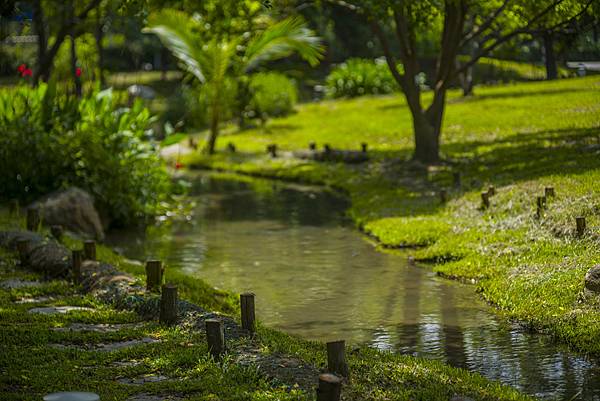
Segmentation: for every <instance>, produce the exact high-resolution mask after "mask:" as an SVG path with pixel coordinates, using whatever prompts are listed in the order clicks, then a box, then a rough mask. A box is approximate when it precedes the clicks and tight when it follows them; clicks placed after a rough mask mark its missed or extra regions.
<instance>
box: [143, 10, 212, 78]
mask: <svg viewBox="0 0 600 401" xmlns="http://www.w3.org/2000/svg"><path fill="white" fill-rule="evenodd" d="M197 23H198V22H197V21H196V20H195V19H193V18H190V17H189V16H188V15H187V14H186V13H184V12H182V11H178V10H172V9H164V10H161V11H159V12H157V13H153V14H151V15H150V16H149V17H148V26H147V27H146V28H144V30H143V32H145V33H154V34H156V35H157V36H158V37H159V38H160V40H161V41H162V43H163V44H164V45H165V46H166V47H167V48H169V50H170V51H171V52H172V53H173V55H174V56H175V57H177V58H178V59H179V61H181V64H182V66H183V67H184V68H185V69H186V70H187V71H188V72H190V73H192V74H193V75H194V76H195V77H196V78H198V80H199V81H200V82H202V83H203V82H205V81H206V80H207V77H206V73H205V71H204V69H203V65H205V64H206V63H207V60H206V57H205V54H204V52H203V49H202V46H201V44H200V43H199V38H198V37H197V36H196V35H195V34H194V25H195V24H197ZM208 79H210V78H208Z"/></svg>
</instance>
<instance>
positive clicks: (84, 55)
mask: <svg viewBox="0 0 600 401" xmlns="http://www.w3.org/2000/svg"><path fill="white" fill-rule="evenodd" d="M75 49H76V51H77V63H76V66H77V67H79V68H81V77H80V79H81V82H82V83H83V82H91V81H92V79H93V78H94V76H96V75H97V74H98V51H97V48H96V39H95V38H94V36H93V35H92V34H91V33H86V34H84V35H81V36H79V37H77V39H75ZM52 78H53V79H54V80H56V81H57V82H73V81H74V78H75V77H74V76H73V71H71V41H70V40H66V41H64V42H63V44H62V45H61V46H60V49H59V51H58V53H57V54H56V58H55V59H54V68H53V71H52Z"/></svg>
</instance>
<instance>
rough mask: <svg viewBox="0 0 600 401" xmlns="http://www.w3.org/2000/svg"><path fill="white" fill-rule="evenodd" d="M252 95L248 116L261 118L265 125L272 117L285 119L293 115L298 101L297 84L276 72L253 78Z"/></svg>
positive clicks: (251, 84) (260, 74) (251, 82)
mask: <svg viewBox="0 0 600 401" xmlns="http://www.w3.org/2000/svg"><path fill="white" fill-rule="evenodd" d="M250 93H251V96H252V99H251V101H250V105H249V107H248V109H247V111H246V113H247V114H246V116H247V117H249V118H259V119H260V120H261V121H262V122H263V123H264V122H265V121H266V120H267V119H268V118H270V117H283V116H286V115H288V114H290V113H292V111H293V110H294V106H295V105H296V101H297V99H298V90H297V88H296V84H295V83H294V82H293V81H292V80H291V79H289V78H287V77H286V76H285V75H283V74H279V73H276V72H266V73H258V74H256V75H254V76H252V78H251V80H250Z"/></svg>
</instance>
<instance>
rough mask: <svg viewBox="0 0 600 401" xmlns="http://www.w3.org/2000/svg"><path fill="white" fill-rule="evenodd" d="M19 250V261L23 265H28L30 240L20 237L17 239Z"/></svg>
mask: <svg viewBox="0 0 600 401" xmlns="http://www.w3.org/2000/svg"><path fill="white" fill-rule="evenodd" d="M17 251H18V252H19V262H20V263H21V266H27V254H28V252H29V240H27V239H20V240H18V241H17Z"/></svg>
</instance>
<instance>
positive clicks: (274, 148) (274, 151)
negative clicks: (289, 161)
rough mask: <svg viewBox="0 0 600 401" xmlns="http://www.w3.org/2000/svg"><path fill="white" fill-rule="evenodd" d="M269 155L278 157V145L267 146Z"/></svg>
mask: <svg viewBox="0 0 600 401" xmlns="http://www.w3.org/2000/svg"><path fill="white" fill-rule="evenodd" d="M267 153H269V154H270V155H271V157H277V145H276V144H271V145H267Z"/></svg>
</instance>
